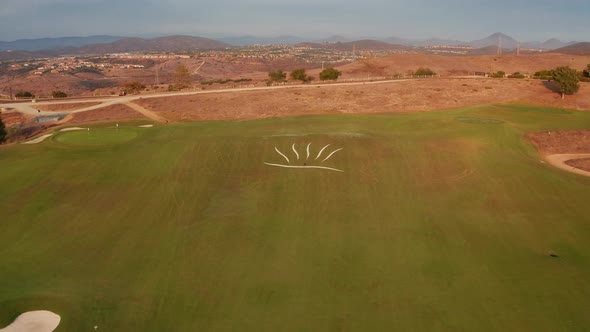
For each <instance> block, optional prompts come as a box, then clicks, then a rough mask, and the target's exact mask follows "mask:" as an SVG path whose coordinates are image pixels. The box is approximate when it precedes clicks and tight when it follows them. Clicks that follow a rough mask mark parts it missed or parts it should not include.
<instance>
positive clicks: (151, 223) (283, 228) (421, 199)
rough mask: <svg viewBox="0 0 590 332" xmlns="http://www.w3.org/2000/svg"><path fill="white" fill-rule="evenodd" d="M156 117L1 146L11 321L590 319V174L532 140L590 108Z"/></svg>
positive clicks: (1, 287)
mask: <svg viewBox="0 0 590 332" xmlns="http://www.w3.org/2000/svg"><path fill="white" fill-rule="evenodd" d="M145 124H146V121H130V122H119V123H118V124H115V123H100V124H91V125H89V130H88V129H84V130H78V131H66V132H62V131H59V130H57V129H56V130H55V131H54V132H52V134H53V136H51V137H48V138H47V139H45V140H44V141H43V142H41V143H39V144H31V145H21V144H18V145H17V144H15V145H10V146H4V147H2V148H0V213H1V214H0V243H1V244H2V245H1V246H0V329H1V328H3V327H5V326H8V325H9V324H10V323H11V322H13V321H14V320H15V318H17V317H18V316H19V315H20V314H22V313H24V312H28V311H33V310H48V311H51V312H53V313H56V314H58V315H60V316H61V322H60V324H59V326H58V328H57V329H56V331H95V330H97V331H535V332H538V331H584V330H588V329H589V327H590V311H589V308H590V177H584V176H581V175H577V174H572V173H569V172H567V171H564V170H561V169H557V168H554V167H552V166H551V165H548V164H547V163H546V162H543V158H542V156H541V155H540V154H539V152H538V151H537V150H536V149H535V147H534V146H533V145H532V144H531V143H530V142H529V141H528V140H527V138H526V134H527V133H529V132H539V131H558V130H578V129H586V130H587V129H589V128H590V113H588V112H580V111H573V110H563V109H553V108H541V107H533V106H526V105H519V104H498V105H484V106H477V107H469V108H461V109H454V110H445V111H437V112H421V113H408V114H395V115H392V114H388V115H385V114H384V115H321V116H302V117H286V118H272V119H264V120H255V121H241V122H193V123H171V124H158V125H155V126H154V127H153V128H142V127H140V125H145ZM87 127H88V126H87ZM279 152H280V153H279Z"/></svg>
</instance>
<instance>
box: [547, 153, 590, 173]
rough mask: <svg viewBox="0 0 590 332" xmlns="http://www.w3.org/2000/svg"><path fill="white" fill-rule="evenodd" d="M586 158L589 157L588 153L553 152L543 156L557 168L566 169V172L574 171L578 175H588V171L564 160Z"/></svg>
mask: <svg viewBox="0 0 590 332" xmlns="http://www.w3.org/2000/svg"><path fill="white" fill-rule="evenodd" d="M586 158H590V153H577V154H572V153H570V154H554V155H550V156H547V157H545V159H547V161H548V162H549V164H551V165H553V166H555V167H557V168H560V169H562V170H564V171H568V172H571V173H575V174H578V175H584V176H590V172H588V171H585V170H583V169H579V168H576V167H573V166H570V165H568V164H566V162H567V161H570V160H576V159H586Z"/></svg>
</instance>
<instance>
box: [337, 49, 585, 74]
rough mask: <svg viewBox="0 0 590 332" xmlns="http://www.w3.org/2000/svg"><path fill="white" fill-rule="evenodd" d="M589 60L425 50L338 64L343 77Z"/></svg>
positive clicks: (576, 64)
mask: <svg viewBox="0 0 590 332" xmlns="http://www.w3.org/2000/svg"><path fill="white" fill-rule="evenodd" d="M588 64H590V56H578V55H565V54H537V55H520V56H517V55H503V56H496V55H483V56H439V55H428V54H396V55H390V56H386V57H382V58H374V59H366V60H362V61H359V62H356V63H352V64H348V65H344V66H342V67H340V70H341V71H342V72H343V77H349V78H350V77H366V76H367V74H368V73H370V74H374V75H395V74H407V73H408V71H412V70H416V69H417V68H418V67H429V68H431V69H432V70H434V71H435V72H437V73H439V74H441V75H445V76H447V75H473V73H474V72H497V71H500V70H501V71H504V72H506V73H514V72H521V73H530V74H534V73H535V72H536V71H539V70H543V69H553V68H556V67H558V66H570V67H572V68H576V69H578V70H581V69H583V68H586V66H587V65H588Z"/></svg>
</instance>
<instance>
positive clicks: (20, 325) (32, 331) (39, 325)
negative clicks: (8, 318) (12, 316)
mask: <svg viewBox="0 0 590 332" xmlns="http://www.w3.org/2000/svg"><path fill="white" fill-rule="evenodd" d="M60 321H61V317H59V315H56V314H54V313H53V312H50V311H30V312H25V313H24V314H22V315H20V316H18V317H17V318H16V320H15V321H14V322H13V323H12V324H10V325H8V326H7V327H5V328H3V329H0V332H53V331H54V330H55V329H56V328H57V326H58V325H59V322H60Z"/></svg>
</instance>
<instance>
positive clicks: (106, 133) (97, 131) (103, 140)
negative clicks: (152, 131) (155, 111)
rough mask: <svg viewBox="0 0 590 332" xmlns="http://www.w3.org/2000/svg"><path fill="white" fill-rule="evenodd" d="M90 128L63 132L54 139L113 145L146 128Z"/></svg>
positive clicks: (128, 139) (127, 139)
mask: <svg viewBox="0 0 590 332" xmlns="http://www.w3.org/2000/svg"><path fill="white" fill-rule="evenodd" d="M89 129H90V130H77V131H67V132H61V133H59V134H58V135H56V136H55V137H54V138H53V139H54V141H56V142H59V143H63V144H70V145H84V146H89V145H90V146H91V145H111V144H116V143H125V142H128V141H130V140H132V139H134V138H136V137H137V133H138V131H142V130H145V129H146V128H133V127H121V128H119V127H116V126H113V127H106V128H104V127H103V128H101V127H99V128H89Z"/></svg>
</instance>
